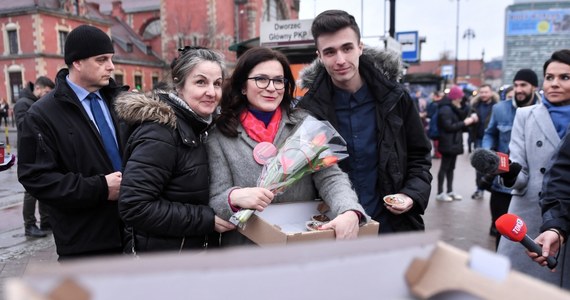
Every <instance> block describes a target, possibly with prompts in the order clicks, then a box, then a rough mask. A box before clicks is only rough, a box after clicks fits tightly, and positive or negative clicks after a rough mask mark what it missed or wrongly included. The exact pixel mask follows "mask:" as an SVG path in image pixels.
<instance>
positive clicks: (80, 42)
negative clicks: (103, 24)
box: [64, 25, 115, 65]
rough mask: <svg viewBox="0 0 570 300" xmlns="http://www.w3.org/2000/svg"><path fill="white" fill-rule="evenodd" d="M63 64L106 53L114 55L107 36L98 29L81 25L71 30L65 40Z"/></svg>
mask: <svg viewBox="0 0 570 300" xmlns="http://www.w3.org/2000/svg"><path fill="white" fill-rule="evenodd" d="M64 53H65V54H64V58H65V64H67V65H71V64H72V63H73V62H74V61H76V60H80V59H84V58H89V57H92V56H97V55H101V54H107V53H115V49H113V43H112V42H111V39H110V38H109V36H108V35H107V34H106V33H104V32H103V31H101V30H100V29H99V28H97V27H94V26H89V25H81V26H79V27H77V28H75V29H73V30H72V31H71V32H70V33H69V34H68V35H67V38H66V39H65V51H64Z"/></svg>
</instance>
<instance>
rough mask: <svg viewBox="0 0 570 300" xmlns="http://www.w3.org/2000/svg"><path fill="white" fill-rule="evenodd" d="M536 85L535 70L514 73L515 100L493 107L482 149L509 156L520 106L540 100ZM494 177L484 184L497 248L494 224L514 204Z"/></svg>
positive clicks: (497, 236)
mask: <svg viewBox="0 0 570 300" xmlns="http://www.w3.org/2000/svg"><path fill="white" fill-rule="evenodd" d="M537 86H538V76H537V75H536V73H535V72H534V71H533V70H531V69H521V70H519V71H518V72H517V73H516V74H515V77H514V79H513V88H514V91H515V97H514V99H507V100H505V101H502V102H499V103H497V104H496V105H494V106H493V111H492V113H491V119H490V120H489V124H488V125H487V128H486V129H485V135H484V136H483V143H482V147H483V148H485V149H489V150H495V151H498V152H502V153H506V154H508V153H509V142H510V141H511V128H512V127H513V121H514V120H515V113H516V110H517V108H519V107H525V106H529V105H533V104H535V103H536V102H537V101H538V99H540V95H539V94H538V93H537V92H536V89H537ZM495 177H496V175H495V174H486V175H484V176H483V177H482V180H481V182H482V184H483V185H485V187H486V188H488V189H490V191H491V200H490V206H491V230H490V232H489V233H490V234H491V235H492V236H495V237H496V238H497V240H496V246H497V247H498V245H499V238H500V236H499V234H498V233H497V230H496V228H495V221H496V220H497V219H498V218H499V217H500V216H502V215H503V214H506V213H507V212H508V210H509V204H510V203H511V189H509V188H506V187H504V186H503V185H501V184H500V183H499V180H498V178H495Z"/></svg>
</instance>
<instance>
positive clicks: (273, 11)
mask: <svg viewBox="0 0 570 300" xmlns="http://www.w3.org/2000/svg"><path fill="white" fill-rule="evenodd" d="M265 5H266V6H265V13H264V14H263V21H275V20H283V19H285V14H284V13H283V10H282V8H281V5H280V4H279V1H278V0H266V3H265Z"/></svg>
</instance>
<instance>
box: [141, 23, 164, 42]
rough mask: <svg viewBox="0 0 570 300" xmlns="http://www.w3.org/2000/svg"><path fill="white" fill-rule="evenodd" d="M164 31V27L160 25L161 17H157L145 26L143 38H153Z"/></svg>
mask: <svg viewBox="0 0 570 300" xmlns="http://www.w3.org/2000/svg"><path fill="white" fill-rule="evenodd" d="M161 32H162V28H161V27H160V19H156V20H154V21H152V22H150V23H148V25H147V26H146V27H145V28H144V32H143V34H142V36H143V39H145V40H147V39H152V38H155V37H157V36H159V35H160V33H161Z"/></svg>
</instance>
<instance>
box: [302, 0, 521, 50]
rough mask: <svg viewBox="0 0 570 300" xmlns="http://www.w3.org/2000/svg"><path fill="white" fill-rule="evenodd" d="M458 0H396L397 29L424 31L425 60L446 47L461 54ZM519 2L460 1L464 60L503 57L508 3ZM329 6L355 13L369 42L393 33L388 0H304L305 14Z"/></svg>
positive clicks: (308, 14) (316, 12) (315, 13)
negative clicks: (469, 33)
mask: <svg viewBox="0 0 570 300" xmlns="http://www.w3.org/2000/svg"><path fill="white" fill-rule="evenodd" d="M457 1H458V0H396V32H398V31H418V32H419V35H420V36H422V37H425V38H426V40H427V41H426V43H424V44H423V45H422V52H421V59H422V60H437V59H439V57H440V55H441V53H443V52H444V51H450V54H451V56H452V57H455V41H456V39H455V37H456V27H457V26H456V20H457ZM513 3H514V1H513V0H459V48H458V53H459V59H467V58H469V59H480V58H481V53H482V52H483V50H484V51H485V57H484V59H485V61H490V60H491V59H493V58H497V57H500V56H503V43H504V28H505V8H506V7H507V6H508V5H511V4H513ZM361 7H364V15H362V13H361V11H362V10H361ZM385 8H386V14H385V13H384V10H385ZM327 9H342V10H345V11H347V12H349V13H350V14H352V15H353V16H354V17H355V19H356V21H357V22H358V24H359V26H360V27H361V29H363V30H364V33H363V36H364V37H367V36H371V38H365V39H363V40H364V42H365V43H366V44H371V45H379V44H380V42H378V36H383V35H384V33H385V32H386V35H388V33H387V32H388V30H389V27H390V23H389V16H388V14H389V2H387V1H383V0H360V1H359V0H301V10H300V13H299V19H312V18H314V17H315V16H316V15H318V14H319V13H320V12H322V11H325V10H327ZM385 16H386V17H385ZM362 20H364V22H362ZM467 29H472V30H473V31H474V33H475V38H473V39H470V40H469V39H464V38H463V35H464V33H465V31H466V30H467ZM468 48H469V51H468Z"/></svg>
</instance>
